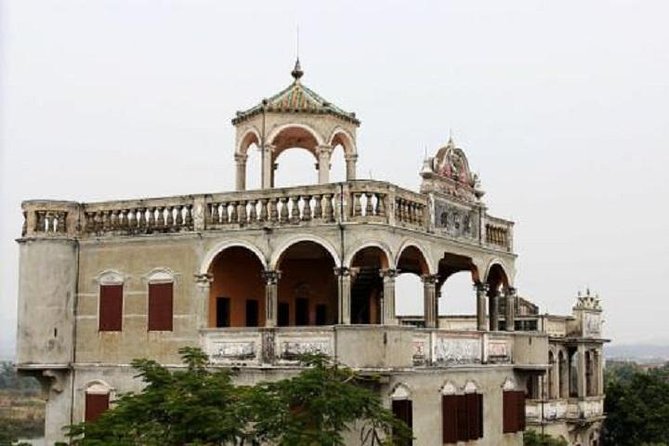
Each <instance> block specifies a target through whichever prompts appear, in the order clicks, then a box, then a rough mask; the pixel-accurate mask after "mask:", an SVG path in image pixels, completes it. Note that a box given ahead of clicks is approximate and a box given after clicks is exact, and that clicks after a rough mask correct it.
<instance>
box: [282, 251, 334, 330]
mask: <svg viewBox="0 0 669 446" xmlns="http://www.w3.org/2000/svg"><path fill="white" fill-rule="evenodd" d="M334 268H335V259H333V257H332V255H331V254H330V252H329V251H328V250H327V249H325V248H324V247H323V246H322V245H320V244H319V243H316V242H314V241H306V240H305V241H299V242H296V243H293V244H292V245H290V246H289V247H288V248H287V249H286V250H285V251H283V253H282V254H281V256H280V257H279V260H278V262H277V269H278V270H279V271H280V273H281V277H280V279H279V281H278V298H277V301H278V303H277V325H278V326H305V325H332V324H336V323H337V319H338V305H337V294H338V288H337V280H336V276H335V275H334Z"/></svg>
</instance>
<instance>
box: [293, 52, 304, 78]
mask: <svg viewBox="0 0 669 446" xmlns="http://www.w3.org/2000/svg"><path fill="white" fill-rule="evenodd" d="M290 74H291V76H293V78H294V79H295V81H298V80H300V78H301V77H302V76H303V75H304V71H302V67H301V66H300V58H299V57H298V58H297V59H296V60H295V68H293V71H291V72H290Z"/></svg>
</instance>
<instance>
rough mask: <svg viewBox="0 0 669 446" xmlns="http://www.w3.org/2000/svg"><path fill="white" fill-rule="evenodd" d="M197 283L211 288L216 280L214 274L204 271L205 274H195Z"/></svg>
mask: <svg viewBox="0 0 669 446" xmlns="http://www.w3.org/2000/svg"><path fill="white" fill-rule="evenodd" d="M193 276H194V277H195V284H196V285H197V286H198V287H200V288H209V285H211V283H212V282H213V281H214V276H213V274H210V273H204V274H194V275H193Z"/></svg>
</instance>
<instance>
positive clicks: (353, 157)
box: [344, 153, 358, 162]
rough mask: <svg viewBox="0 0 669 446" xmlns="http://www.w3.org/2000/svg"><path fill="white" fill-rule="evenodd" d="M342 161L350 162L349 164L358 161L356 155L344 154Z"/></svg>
mask: <svg viewBox="0 0 669 446" xmlns="http://www.w3.org/2000/svg"><path fill="white" fill-rule="evenodd" d="M344 160H345V161H350V162H356V161H358V155H357V154H355V153H354V154H348V153H347V154H346V155H344Z"/></svg>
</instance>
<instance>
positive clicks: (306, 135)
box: [270, 125, 330, 187]
mask: <svg viewBox="0 0 669 446" xmlns="http://www.w3.org/2000/svg"><path fill="white" fill-rule="evenodd" d="M320 144H321V143H320V142H319V140H318V138H317V136H316V132H315V131H313V130H312V129H310V128H309V127H306V126H302V125H290V126H287V127H285V128H283V129H281V130H279V131H278V133H276V134H275V135H272V136H271V137H270V146H271V148H272V150H271V164H270V166H271V172H270V176H271V185H272V187H286V186H296V185H301V184H315V183H316V182H317V181H314V180H316V179H317V176H316V173H315V170H316V171H317V170H320V169H321V168H324V169H327V170H328V171H329V169H330V166H329V162H327V163H325V164H327V165H326V166H320V165H319V163H318V161H319V156H318V151H319V148H320V147H321V145H320ZM293 149H301V150H293ZM279 158H281V163H279ZM328 160H329V154H328ZM314 167H315V168H316V169H315V170H314Z"/></svg>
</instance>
